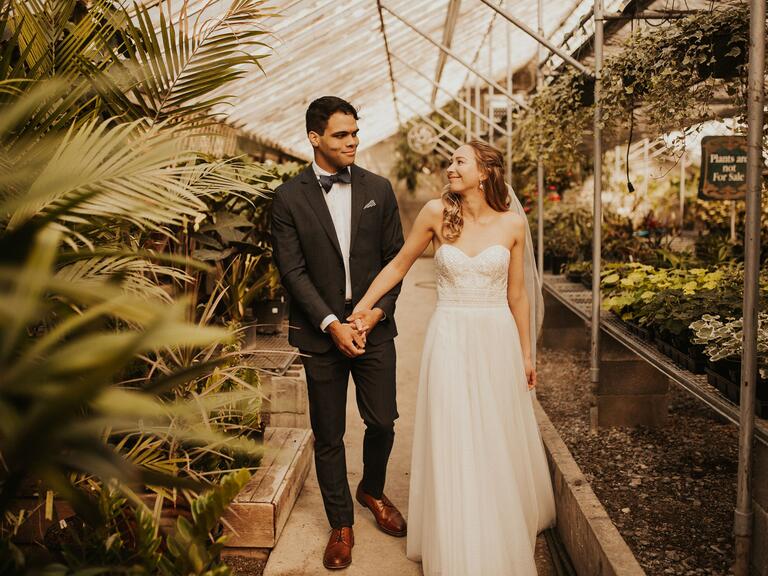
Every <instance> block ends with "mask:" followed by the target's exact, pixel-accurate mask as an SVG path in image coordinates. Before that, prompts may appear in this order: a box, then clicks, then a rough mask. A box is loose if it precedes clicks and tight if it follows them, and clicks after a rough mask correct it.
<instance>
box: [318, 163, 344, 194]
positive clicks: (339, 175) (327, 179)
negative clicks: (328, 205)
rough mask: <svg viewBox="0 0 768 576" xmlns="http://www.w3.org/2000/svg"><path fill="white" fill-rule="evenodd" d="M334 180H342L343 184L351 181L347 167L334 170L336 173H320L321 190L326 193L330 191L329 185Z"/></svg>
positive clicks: (330, 185) (332, 183)
mask: <svg viewBox="0 0 768 576" xmlns="http://www.w3.org/2000/svg"><path fill="white" fill-rule="evenodd" d="M336 182H344V184H349V183H350V182H352V175H351V174H350V173H349V168H344V169H343V170H339V171H338V172H336V174H329V175H326V174H321V175H320V186H322V187H323V190H325V193H326V194H327V193H328V192H330V191H331V187H332V186H333V185H334V184H335V183H336Z"/></svg>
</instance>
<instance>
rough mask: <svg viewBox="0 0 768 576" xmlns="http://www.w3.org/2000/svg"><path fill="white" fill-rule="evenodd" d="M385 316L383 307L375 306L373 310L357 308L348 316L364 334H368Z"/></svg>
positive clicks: (348, 319)
mask: <svg viewBox="0 0 768 576" xmlns="http://www.w3.org/2000/svg"><path fill="white" fill-rule="evenodd" d="M383 317H384V312H383V311H382V310H381V308H374V309H373V310H355V311H354V312H353V313H352V314H351V315H350V316H349V317H348V318H347V321H349V322H350V323H351V324H352V325H354V326H355V328H356V329H357V331H358V332H360V333H362V334H363V335H366V334H368V333H369V332H370V331H371V330H373V329H374V327H375V326H376V324H378V323H379V322H380V321H381V319H382V318H383Z"/></svg>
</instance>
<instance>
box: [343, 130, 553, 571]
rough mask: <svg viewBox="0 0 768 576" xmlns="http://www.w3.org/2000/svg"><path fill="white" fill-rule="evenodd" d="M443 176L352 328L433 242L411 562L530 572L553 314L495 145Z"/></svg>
mask: <svg viewBox="0 0 768 576" xmlns="http://www.w3.org/2000/svg"><path fill="white" fill-rule="evenodd" d="M447 175H448V181H449V185H448V186H447V189H446V192H445V193H444V194H443V197H442V198H440V199H436V200H432V201H430V202H428V203H427V204H426V205H425V206H424V208H423V209H422V210H421V212H420V213H419V215H418V217H417V218H416V221H415V222H414V225H413V229H412V231H411V234H410V236H409V237H408V239H407V240H406V242H405V245H404V246H403V248H402V249H401V251H400V252H399V254H398V255H397V256H396V257H395V258H394V259H393V260H392V261H391V262H390V263H389V265H388V266H387V267H386V268H384V269H383V270H382V271H381V272H380V273H379V275H378V276H377V278H376V279H375V280H374V282H373V283H372V284H371V286H370V288H369V289H368V292H367V293H366V294H365V296H364V297H363V298H362V299H361V300H360V302H359V303H358V305H357V306H356V308H355V314H353V315H352V316H351V317H350V320H352V321H356V322H358V324H359V325H360V324H361V323H362V322H363V319H364V318H365V312H366V311H367V310H369V309H370V307H371V306H372V305H373V304H374V303H375V302H377V301H378V299H379V298H380V297H381V296H382V295H383V294H385V293H386V292H387V291H388V290H390V289H391V288H392V287H393V286H394V285H396V284H397V283H398V282H400V281H401V280H402V279H403V277H404V276H405V274H406V272H408V270H409V269H410V268H411V266H412V265H413V263H414V262H415V261H416V259H417V258H418V257H419V256H420V255H421V254H422V253H423V252H424V250H425V249H426V248H427V246H428V245H429V243H430V242H432V243H433V245H434V247H435V269H436V274H437V291H438V299H437V307H436V309H435V312H434V314H433V315H432V318H431V320H430V324H429V327H428V330H427V334H426V338H425V343H424V350H423V354H422V360H421V370H420V376H419V389H418V396H417V403H416V422H415V427H414V438H413V455H412V460H411V479H410V496H409V506H408V523H409V528H408V543H407V556H408V558H410V559H412V560H416V561H421V562H422V566H423V571H424V574H425V575H426V576H438V575H439V576H528V575H534V574H536V566H535V561H534V549H535V543H536V535H537V534H538V533H539V532H540V531H541V530H543V529H545V528H548V527H550V526H553V525H554V523H555V504H554V497H553V492H552V484H551V481H550V476H549V469H548V466H547V461H546V456H545V454H544V447H543V444H542V441H541V436H540V432H539V428H538V425H537V423H536V419H535V415H534V412H533V404H532V398H531V395H532V394H535V392H533V389H534V387H535V385H536V370H535V345H536V337H535V334H536V331H537V330H538V325H539V323H540V320H541V316H542V312H543V310H542V306H541V291H540V285H539V284H538V277H537V275H536V269H535V266H534V264H533V252H532V247H531V238H530V230H529V228H528V222H527V219H526V218H525V216H524V215H523V214H524V213H523V212H522V208H521V207H520V203H519V201H517V199H516V198H514V194H510V192H509V191H508V189H507V186H506V185H505V183H504V166H503V158H502V155H501V153H500V152H498V151H497V150H496V149H494V148H492V147H491V146H488V145H487V144H484V143H482V142H477V141H472V142H469V143H468V144H465V145H463V146H461V147H459V148H458V149H457V150H456V152H455V153H454V155H453V158H452V162H451V165H450V166H449V167H448V171H447ZM510 204H511V207H512V209H511V210H510ZM361 327H362V328H365V326H364V325H363V326H361Z"/></svg>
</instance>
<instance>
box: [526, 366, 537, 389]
mask: <svg viewBox="0 0 768 576" xmlns="http://www.w3.org/2000/svg"><path fill="white" fill-rule="evenodd" d="M525 378H526V380H527V381H528V390H533V389H534V388H535V387H536V368H534V366H533V362H531V359H530V358H526V359H525Z"/></svg>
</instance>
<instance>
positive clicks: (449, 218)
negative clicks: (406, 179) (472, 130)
mask: <svg viewBox="0 0 768 576" xmlns="http://www.w3.org/2000/svg"><path fill="white" fill-rule="evenodd" d="M467 145H468V146H469V147H471V148H472V150H473V151H474V152H475V161H476V162H477V168H478V170H479V171H480V173H481V174H482V175H484V176H485V177H486V179H485V180H482V181H481V183H480V184H481V186H482V189H483V191H484V192H485V201H486V202H487V203H488V206H490V207H491V208H493V209H494V210H496V211H497V212H506V211H507V210H508V209H509V193H508V192H507V186H506V184H505V183H504V156H503V155H502V154H501V152H499V151H498V150H497V149H496V148H494V147H493V146H490V145H489V144H486V143H485V142H481V141H480V140H470V141H469V142H467ZM443 200H444V203H445V204H447V206H445V207H444V208H443V225H442V232H443V236H444V237H445V239H446V240H448V241H449V242H453V241H455V240H456V239H458V237H459V236H461V231H462V229H463V228H464V215H463V213H462V206H461V200H462V197H461V194H457V193H455V192H451V191H450V190H449V189H448V188H447V187H446V189H445V191H444V192H443Z"/></svg>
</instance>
